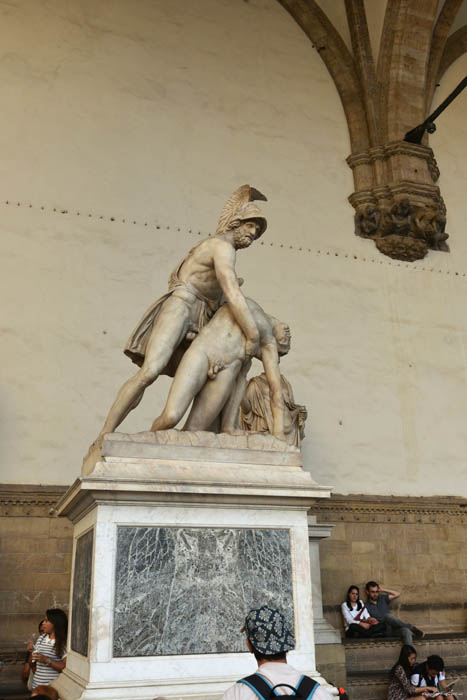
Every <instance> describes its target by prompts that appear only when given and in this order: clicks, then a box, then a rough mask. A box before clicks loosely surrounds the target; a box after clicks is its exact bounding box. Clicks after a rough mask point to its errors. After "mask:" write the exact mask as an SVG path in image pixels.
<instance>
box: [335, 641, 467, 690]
mask: <svg viewBox="0 0 467 700" xmlns="http://www.w3.org/2000/svg"><path fill="white" fill-rule="evenodd" d="M344 648H345V660H346V672H347V692H348V695H349V698H350V700H386V697H387V679H388V673H389V669H390V668H391V667H392V666H393V665H394V663H395V662H396V661H397V658H398V656H399V651H400V648H401V642H400V640H398V639H397V640H396V639H390V638H385V639H384V640H380V639H378V640H372V641H367V640H349V639H346V640H345V641H344ZM415 648H416V649H417V655H418V660H419V661H424V660H425V659H426V658H427V657H428V656H430V654H438V655H439V656H441V657H442V658H443V659H444V662H445V664H446V668H447V671H448V678H457V677H458V678H460V679H461V680H460V681H459V683H458V684H457V685H456V690H457V691H458V692H459V693H462V694H463V695H462V696H461V698H462V700H464V698H463V696H465V698H466V700H467V634H456V635H449V634H436V635H428V636H427V637H425V638H424V639H422V640H417V642H416V646H415Z"/></svg>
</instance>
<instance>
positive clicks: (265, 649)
mask: <svg viewBox="0 0 467 700" xmlns="http://www.w3.org/2000/svg"><path fill="white" fill-rule="evenodd" d="M243 630H244V631H245V632H246V636H247V638H248V641H249V642H250V644H251V646H252V647H253V649H255V650H256V651H257V652H259V653H260V654H263V655H264V656H274V655H276V654H283V653H285V652H287V651H291V650H292V649H295V639H294V636H293V634H291V633H290V632H289V629H288V627H287V623H286V621H285V617H284V616H283V614H282V613H281V612H279V610H275V609H274V608H270V607H269V605H262V606H261V607H260V608H254V609H253V610H250V612H249V613H248V615H247V616H246V618H245V626H244V628H243Z"/></svg>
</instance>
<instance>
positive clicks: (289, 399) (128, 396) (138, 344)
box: [93, 185, 306, 446]
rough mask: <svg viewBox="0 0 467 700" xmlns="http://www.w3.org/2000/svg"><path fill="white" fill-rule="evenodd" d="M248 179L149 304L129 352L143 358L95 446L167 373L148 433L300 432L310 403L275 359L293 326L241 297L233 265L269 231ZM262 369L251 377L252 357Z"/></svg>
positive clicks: (287, 435)
mask: <svg viewBox="0 0 467 700" xmlns="http://www.w3.org/2000/svg"><path fill="white" fill-rule="evenodd" d="M259 200H263V201H266V197H265V196H264V195H263V194H262V193H261V192H259V190H257V189H255V188H254V187H251V186H250V185H243V186H241V187H239V188H238V189H237V190H236V191H235V192H234V193H233V195H232V196H231V197H230V199H229V200H228V201H227V203H226V205H225V206H224V209H223V210H222V213H221V216H220V220H219V224H218V227H217V230H216V233H215V235H214V236H210V237H208V238H205V239H203V240H202V241H200V243H198V244H197V245H196V246H194V247H193V248H192V249H191V250H190V251H189V252H188V253H187V255H186V256H185V257H184V258H183V260H182V261H181V262H180V263H179V264H178V265H177V266H176V268H175V269H174V270H173V272H172V274H171V275H170V278H169V286H168V291H167V293H166V294H164V295H163V296H162V297H160V298H159V299H158V300H157V301H156V302H155V303H154V304H152V306H151V307H150V308H149V309H148V310H147V311H146V313H145V314H144V315H143V317H142V318H141V320H140V322H139V323H138V325H137V326H136V328H135V330H134V331H133V333H132V334H131V336H130V339H129V341H128V343H127V345H126V347H125V350H124V352H125V354H126V355H127V356H128V357H130V358H131V360H132V361H133V362H134V363H135V364H137V365H138V366H139V369H138V371H137V372H136V373H135V374H134V375H133V376H132V377H130V379H128V380H127V381H126V382H125V383H124V384H123V386H122V387H121V388H120V390H119V392H118V394H117V397H116V399H115V401H114V403H113V404H112V406H111V408H110V411H109V414H108V416H107V419H106V421H105V423H104V426H103V428H102V430H101V432H100V433H99V436H98V437H97V439H96V441H95V443H93V445H94V446H95V445H100V444H101V443H102V440H103V437H104V435H105V434H106V433H110V432H113V431H114V430H115V429H116V428H117V427H118V426H119V425H120V423H121V422H122V421H123V420H124V418H125V417H126V416H127V415H128V413H129V412H130V411H132V410H133V409H134V408H136V406H137V405H138V404H139V402H140V401H141V399H142V397H143V394H144V391H145V389H146V388H147V387H148V386H149V385H150V384H152V383H153V382H154V381H155V380H156V379H157V377H158V376H159V375H161V374H166V375H168V376H170V377H173V380H172V384H171V387H170V391H169V395H168V398H167V402H166V405H165V407H164V410H163V411H162V413H161V415H160V416H158V417H157V418H156V419H155V420H154V422H153V424H152V427H151V430H152V431H158V430H167V429H170V428H174V427H175V426H176V425H177V424H178V422H179V421H180V420H181V419H182V418H183V416H184V415H185V413H186V411H187V410H188V409H189V408H190V405H191V409H190V411H189V413H188V418H187V420H186V422H185V424H184V427H183V430H190V431H198V430H204V431H211V432H231V433H236V432H238V431H257V432H263V433H270V434H272V435H274V436H275V437H276V438H278V439H279V440H285V441H287V442H288V443H289V444H291V445H297V446H298V445H299V443H300V439H301V438H302V437H303V434H304V423H305V420H306V409H305V407H304V406H297V405H296V404H295V403H294V398H293V393H292V388H291V386H290V384H289V383H288V381H287V380H286V379H285V378H284V377H283V376H281V373H280V370H279V358H280V356H281V355H285V354H286V353H288V352H289V349H290V337H291V336H290V329H289V327H288V325H287V323H285V322H283V321H279V320H278V319H276V318H275V317H274V316H272V315H271V314H269V313H267V312H266V311H265V310H264V309H262V308H261V306H260V305H259V304H258V303H257V302H256V301H254V300H253V299H249V298H248V297H245V296H244V294H243V292H242V290H241V285H242V280H241V279H239V278H238V277H237V275H236V271H235V262H236V254H237V250H241V249H242V248H248V247H249V246H251V245H252V244H253V243H254V242H255V241H257V240H258V239H259V238H260V237H261V236H262V235H263V234H264V232H265V231H266V227H267V221H266V219H265V217H264V216H263V214H262V212H261V210H260V208H259V207H258V205H257V204H256V202H257V201H259ZM253 358H257V359H258V360H260V362H261V363H262V365H263V369H264V372H263V374H261V375H260V376H259V377H254V378H253V379H252V380H250V382H249V383H248V382H247V375H248V371H249V369H250V367H251V364H252V359H253Z"/></svg>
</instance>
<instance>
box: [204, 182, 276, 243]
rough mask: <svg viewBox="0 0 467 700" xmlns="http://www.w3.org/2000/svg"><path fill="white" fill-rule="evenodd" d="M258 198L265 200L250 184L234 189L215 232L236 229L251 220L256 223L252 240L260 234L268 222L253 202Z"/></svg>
mask: <svg viewBox="0 0 467 700" xmlns="http://www.w3.org/2000/svg"><path fill="white" fill-rule="evenodd" d="M258 199H261V200H263V201H267V200H266V197H265V196H264V194H262V192H260V191H259V190H257V189H256V188H255V187H252V186H251V185H242V186H241V187H239V188H238V189H237V190H235V192H234V193H233V194H232V196H231V197H230V198H229V200H228V201H227V203H226V204H225V206H224V208H223V210H222V213H221V216H220V219H219V224H218V226H217V230H216V233H217V234H219V233H223V232H224V231H229V230H232V229H238V228H239V227H240V226H241V225H242V224H243V223H245V222H248V221H253V222H254V223H255V224H257V229H256V233H255V238H254V240H256V239H257V238H259V237H260V236H262V235H263V233H264V232H265V231H266V228H267V225H268V223H267V221H266V219H265V217H264V216H263V213H262V211H261V209H260V208H259V207H258V205H257V204H255V201H256V200H258Z"/></svg>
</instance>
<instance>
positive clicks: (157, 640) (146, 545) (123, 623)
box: [113, 527, 294, 657]
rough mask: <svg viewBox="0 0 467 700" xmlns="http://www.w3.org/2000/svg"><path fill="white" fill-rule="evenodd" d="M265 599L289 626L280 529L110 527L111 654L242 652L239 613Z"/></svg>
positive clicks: (285, 536)
mask: <svg viewBox="0 0 467 700" xmlns="http://www.w3.org/2000/svg"><path fill="white" fill-rule="evenodd" d="M265 603H267V604H269V605H271V607H276V608H279V609H280V610H281V611H282V612H283V613H284V615H285V616H286V618H287V621H288V623H289V625H290V629H291V631H293V617H294V616H293V591H292V564H291V554H290V533H289V531H288V530H257V529H237V528H185V527H180V528H178V527H119V528H118V541H117V568H116V587H115V609H114V642H113V647H114V656H117V657H120V656H161V655H166V654H210V653H220V652H235V651H246V647H245V636H244V634H242V633H240V629H241V627H242V626H243V622H244V619H245V614H246V613H247V612H248V610H249V609H250V608H253V607H259V606H261V605H263V604H265Z"/></svg>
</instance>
